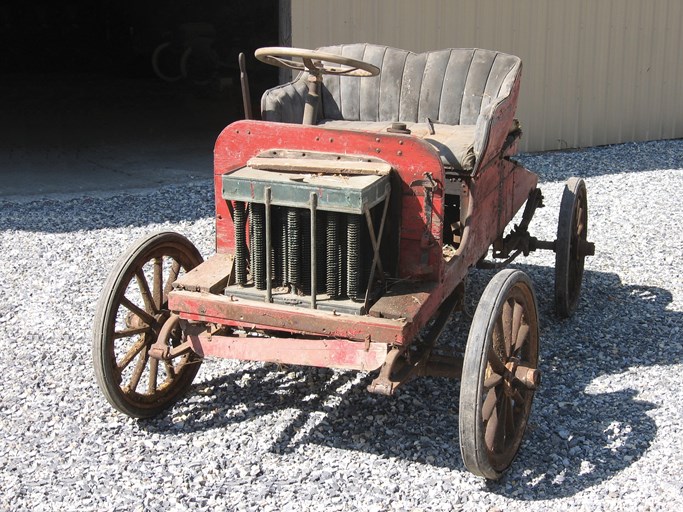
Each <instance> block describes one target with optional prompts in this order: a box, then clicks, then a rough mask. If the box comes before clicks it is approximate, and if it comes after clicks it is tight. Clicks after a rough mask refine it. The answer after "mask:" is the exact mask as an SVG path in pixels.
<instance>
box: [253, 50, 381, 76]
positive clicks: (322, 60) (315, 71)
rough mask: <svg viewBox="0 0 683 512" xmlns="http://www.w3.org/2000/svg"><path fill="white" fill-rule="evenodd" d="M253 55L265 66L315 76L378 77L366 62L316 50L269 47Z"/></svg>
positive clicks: (373, 68)
mask: <svg viewBox="0 0 683 512" xmlns="http://www.w3.org/2000/svg"><path fill="white" fill-rule="evenodd" d="M254 55H255V56H256V58H257V59H258V60H260V61H261V62H265V63H266V64H271V65H273V66H278V67H280V68H289V69H295V70H297V71H308V72H310V73H311V74H312V75H315V76H319V75H321V74H322V75H343V76H363V77H364V76H377V75H379V68H378V67H377V66H373V65H372V64H370V63H368V62H363V61H362V60H356V59H351V58H349V57H344V56H343V55H338V54H336V53H327V52H320V51H318V50H305V49H303V48H287V47H282V46H271V47H267V48H259V49H258V50H256V52H254ZM295 59H296V60H295Z"/></svg>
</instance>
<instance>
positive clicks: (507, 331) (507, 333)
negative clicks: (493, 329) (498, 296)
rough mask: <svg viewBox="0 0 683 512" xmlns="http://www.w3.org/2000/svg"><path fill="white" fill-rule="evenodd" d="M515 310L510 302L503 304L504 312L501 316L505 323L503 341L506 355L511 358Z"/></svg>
mask: <svg viewBox="0 0 683 512" xmlns="http://www.w3.org/2000/svg"><path fill="white" fill-rule="evenodd" d="M512 315H513V309H512V306H511V305H510V302H509V301H505V302H504V303H503V312H502V314H501V318H502V322H503V340H504V342H505V355H506V356H507V357H510V355H511V350H512V324H513V316H512Z"/></svg>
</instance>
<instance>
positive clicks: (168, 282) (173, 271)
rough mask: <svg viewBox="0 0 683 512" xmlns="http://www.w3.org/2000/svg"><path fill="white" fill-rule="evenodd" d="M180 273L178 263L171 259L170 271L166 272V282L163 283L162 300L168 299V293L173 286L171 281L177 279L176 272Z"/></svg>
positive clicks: (173, 281)
mask: <svg viewBox="0 0 683 512" xmlns="http://www.w3.org/2000/svg"><path fill="white" fill-rule="evenodd" d="M179 273H180V263H178V262H177V261H175V260H173V265H171V272H170V273H169V274H168V279H166V284H165V285H164V302H166V301H167V300H168V294H169V293H170V292H171V289H172V288H173V283H175V281H176V279H178V274H179Z"/></svg>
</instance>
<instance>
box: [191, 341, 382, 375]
mask: <svg viewBox="0 0 683 512" xmlns="http://www.w3.org/2000/svg"><path fill="white" fill-rule="evenodd" d="M187 339H188V341H190V343H192V350H194V351H195V352H196V353H197V354H199V355H200V356H215V357H223V358H227V359H241V360H243V361H266V362H271V363H280V364H300V365H306V366H318V367H322V368H343V369H348V370H362V371H372V370H376V369H377V368H379V367H380V366H382V365H383V364H384V361H385V360H386V357H387V352H388V346H387V345H386V344H385V343H369V344H366V343H364V342H355V341H348V340H337V339H302V338H274V337H268V338H266V337H251V336H250V337H237V336H215V335H214V336H209V335H208V334H200V335H196V334H190V335H188V336H187Z"/></svg>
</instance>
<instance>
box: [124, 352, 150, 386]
mask: <svg viewBox="0 0 683 512" xmlns="http://www.w3.org/2000/svg"><path fill="white" fill-rule="evenodd" d="M148 359H149V354H148V353H147V345H146V344H145V346H144V348H143V350H142V353H141V354H140V357H139V358H138V362H137V364H136V365H135V370H133V375H131V377H130V382H129V383H128V389H127V390H125V391H126V393H129V394H131V393H135V390H136V389H137V387H138V383H139V382H140V377H142V372H143V371H144V370H145V366H147V360H148Z"/></svg>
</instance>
